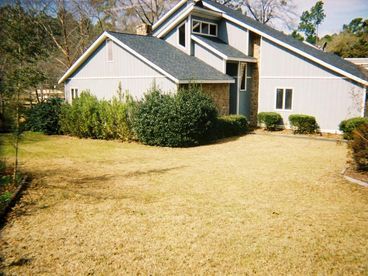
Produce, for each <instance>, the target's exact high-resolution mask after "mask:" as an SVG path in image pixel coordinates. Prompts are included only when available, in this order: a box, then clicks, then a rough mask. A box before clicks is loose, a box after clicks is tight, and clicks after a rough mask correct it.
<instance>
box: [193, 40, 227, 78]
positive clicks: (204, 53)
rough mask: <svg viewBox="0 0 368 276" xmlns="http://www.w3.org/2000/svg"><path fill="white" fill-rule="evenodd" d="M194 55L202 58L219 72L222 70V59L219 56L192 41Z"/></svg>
mask: <svg viewBox="0 0 368 276" xmlns="http://www.w3.org/2000/svg"><path fill="white" fill-rule="evenodd" d="M193 49H194V51H193V53H194V56H195V57H197V58H199V59H200V60H202V61H203V62H205V63H207V64H209V65H210V66H212V67H213V68H215V69H217V70H218V71H220V72H223V73H225V72H224V69H225V67H224V61H223V59H222V58H221V57H218V56H217V55H215V54H212V52H210V51H209V50H207V49H206V48H204V47H203V46H201V45H199V44H198V43H195V42H194V46H193Z"/></svg>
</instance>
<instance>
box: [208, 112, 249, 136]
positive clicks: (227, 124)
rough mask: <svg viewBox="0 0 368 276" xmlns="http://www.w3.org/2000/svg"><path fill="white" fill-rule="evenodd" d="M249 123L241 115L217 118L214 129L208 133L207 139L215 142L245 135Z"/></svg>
mask: <svg viewBox="0 0 368 276" xmlns="http://www.w3.org/2000/svg"><path fill="white" fill-rule="evenodd" d="M248 130H249V123H248V120H247V118H246V117H245V116H243V115H227V116H221V117H218V118H217V120H216V122H215V124H214V127H213V128H212V129H211V130H210V132H209V139H210V140H216V139H222V138H227V137H232V136H238V135H242V134H245V133H246V132H247V131H248Z"/></svg>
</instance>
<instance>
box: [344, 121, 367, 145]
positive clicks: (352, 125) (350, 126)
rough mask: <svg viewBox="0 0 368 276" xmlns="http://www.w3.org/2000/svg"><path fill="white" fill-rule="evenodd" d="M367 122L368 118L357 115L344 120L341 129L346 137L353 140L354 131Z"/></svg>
mask: <svg viewBox="0 0 368 276" xmlns="http://www.w3.org/2000/svg"><path fill="white" fill-rule="evenodd" d="M365 123H368V118H363V117H355V118H351V119H348V120H344V121H342V122H341V123H340V125H339V129H340V131H342V132H343V133H344V138H345V139H348V140H351V139H353V131H354V130H355V129H357V128H358V127H359V126H361V125H362V124H365Z"/></svg>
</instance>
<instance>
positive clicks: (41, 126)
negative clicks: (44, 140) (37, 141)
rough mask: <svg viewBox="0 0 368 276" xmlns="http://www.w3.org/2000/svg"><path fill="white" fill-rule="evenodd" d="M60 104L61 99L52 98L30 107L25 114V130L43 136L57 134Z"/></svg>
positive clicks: (58, 130) (58, 131)
mask: <svg viewBox="0 0 368 276" xmlns="http://www.w3.org/2000/svg"><path fill="white" fill-rule="evenodd" d="M62 103H63V100H62V99H58V98H52V99H48V100H47V101H45V102H41V103H39V104H36V105H34V106H32V108H31V109H29V110H28V111H27V112H26V116H27V122H26V129H27V130H30V131H36V132H42V133H45V134H59V133H60V123H59V117H60V113H61V106H62Z"/></svg>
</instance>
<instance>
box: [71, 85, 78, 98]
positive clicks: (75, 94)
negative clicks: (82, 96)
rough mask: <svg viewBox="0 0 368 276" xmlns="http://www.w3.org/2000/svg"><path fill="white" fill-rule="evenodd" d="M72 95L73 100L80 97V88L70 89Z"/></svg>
mask: <svg viewBox="0 0 368 276" xmlns="http://www.w3.org/2000/svg"><path fill="white" fill-rule="evenodd" d="M70 96H71V99H72V100H74V99H76V98H78V88H71V89H70Z"/></svg>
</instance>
